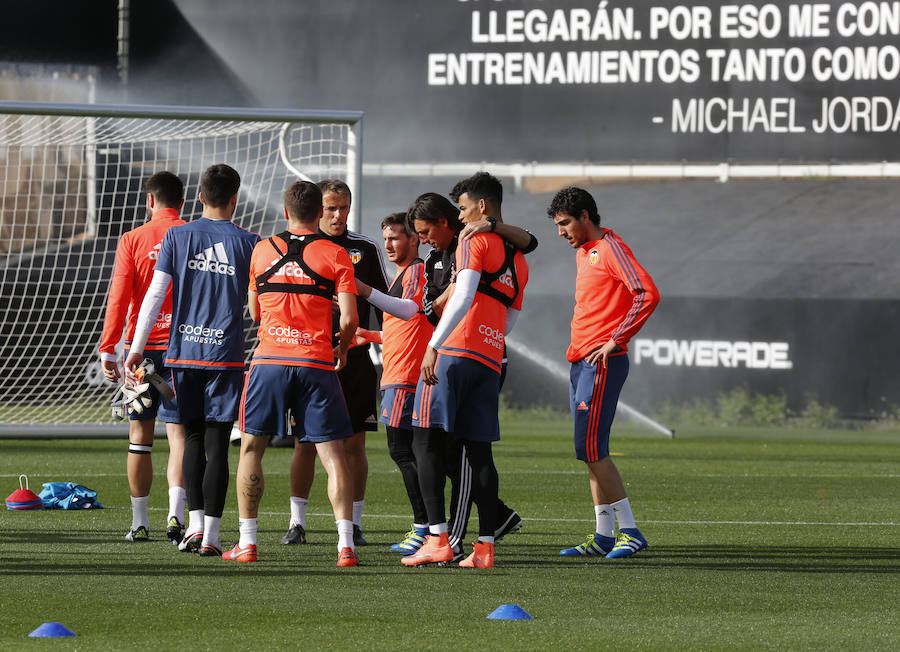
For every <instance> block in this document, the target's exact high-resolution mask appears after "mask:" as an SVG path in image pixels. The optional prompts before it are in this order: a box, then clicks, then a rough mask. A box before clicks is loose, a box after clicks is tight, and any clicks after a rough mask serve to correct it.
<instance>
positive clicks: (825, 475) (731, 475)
mask: <svg viewBox="0 0 900 652" xmlns="http://www.w3.org/2000/svg"><path fill="white" fill-rule="evenodd" d="M288 473H289V471H266V472H265V474H266V475H267V476H281V475H288ZM399 473H400V472H399V471H398V470H397V469H388V470H386V471H378V470H371V469H370V470H369V474H370V475H395V474H399ZM20 475H21V474H20V473H0V478H18V477H19V476H20ZM50 475H60V476H61V475H69V473H68V472H66V473H43V474H41V475H40V476H37V475H36V474H35V475H33V476H32V477H48V476H50ZM153 475H154V476H157V477H163V476H165V475H166V473H165V471H160V472H158V473H154V474H153ZM500 475H503V476H507V475H585V471H584V470H582V469H574V470H571V471H546V470H545V471H539V470H531V471H529V470H517V471H505V470H502V469H501V470H500ZM678 475H679V477H694V478H827V479H841V478H846V479H851V478H875V479H895V478H900V473H872V474H855V473H810V474H800V473H783V474H776V473H679V474H678ZM78 477H79V478H124V477H125V473H79V474H78Z"/></svg>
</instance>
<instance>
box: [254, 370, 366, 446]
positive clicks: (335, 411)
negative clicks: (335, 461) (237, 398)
mask: <svg viewBox="0 0 900 652" xmlns="http://www.w3.org/2000/svg"><path fill="white" fill-rule="evenodd" d="M288 415H290V418H292V419H293V422H294V425H293V426H291V425H290V424H289V423H288V419H289V417H288ZM238 427H239V428H240V430H241V432H246V433H249V434H251V435H260V436H263V435H274V436H276V437H286V436H287V435H288V434H293V435H295V436H296V437H297V438H298V439H299V440H300V441H304V442H312V443H320V442H325V441H332V440H335V439H343V438H345V437H349V436H350V435H352V434H353V431H352V430H351V429H350V416H349V414H348V413H347V404H346V402H345V401H344V395H343V393H342V392H341V384H340V382H338V377H337V373H335V372H334V371H333V370H331V369H314V368H312V367H291V366H287V365H276V364H256V365H252V366H251V367H250V372H249V373H248V374H247V381H246V382H245V383H244V395H243V397H242V398H241V416H240V421H239V426H238Z"/></svg>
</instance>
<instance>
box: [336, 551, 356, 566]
mask: <svg viewBox="0 0 900 652" xmlns="http://www.w3.org/2000/svg"><path fill="white" fill-rule="evenodd" d="M337 565H338V566H340V567H342V568H346V567H348V566H359V557H357V556H356V553H355V552H354V551H353V549H352V548H341V552H340V553H338V560H337Z"/></svg>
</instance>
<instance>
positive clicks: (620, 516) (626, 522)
mask: <svg viewBox="0 0 900 652" xmlns="http://www.w3.org/2000/svg"><path fill="white" fill-rule="evenodd" d="M610 507H612V508H613V511H614V512H615V514H616V520H617V521H619V530H621V529H622V528H635V527H637V525H635V524H634V514H632V513H631V504H630V503H629V502H628V499H627V498H623V499H622V500H619V501H617V502H614V503H613V504H612V505H610Z"/></svg>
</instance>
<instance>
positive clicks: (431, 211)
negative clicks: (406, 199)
mask: <svg viewBox="0 0 900 652" xmlns="http://www.w3.org/2000/svg"><path fill="white" fill-rule="evenodd" d="M442 217H443V218H444V219H446V220H447V226H449V227H450V228H451V229H453V231H454V232H456V233H459V232H460V231H461V230H462V222H460V221H459V209H458V208H457V207H456V206H454V205H453V202H451V201H450V200H449V199H447V198H446V197H444V196H443V195H439V194H438V193H436V192H426V193H424V194H422V195H419V196H418V197H416V200H415V201H414V202H413V203H412V204H410V206H409V210H407V211H406V222H407V224H408V225H409V228H410V229H412V231H413V232H414V233H415V230H416V225H415V221H416V220H422V221H423V222H429V223H431V224H436V223H437V221H438V220H439V219H441V218H442Z"/></svg>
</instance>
